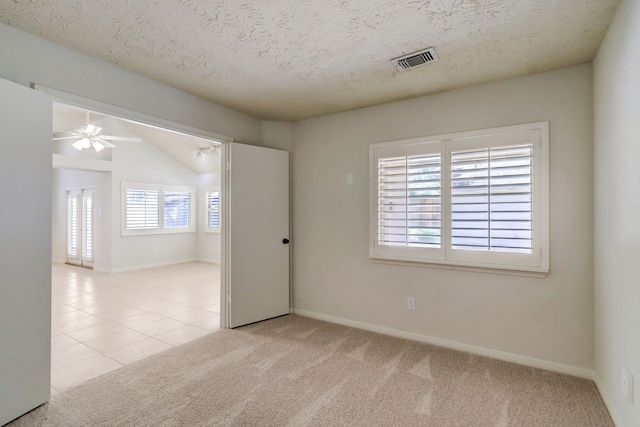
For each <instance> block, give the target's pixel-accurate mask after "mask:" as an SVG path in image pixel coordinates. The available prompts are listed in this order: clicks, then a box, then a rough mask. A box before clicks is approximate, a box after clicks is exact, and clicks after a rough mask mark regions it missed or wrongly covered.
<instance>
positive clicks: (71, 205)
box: [67, 193, 78, 259]
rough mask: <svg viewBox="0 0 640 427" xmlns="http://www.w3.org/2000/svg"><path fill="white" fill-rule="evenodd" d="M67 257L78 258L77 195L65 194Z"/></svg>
mask: <svg viewBox="0 0 640 427" xmlns="http://www.w3.org/2000/svg"><path fill="white" fill-rule="evenodd" d="M67 258H70V259H75V258H78V196H77V194H75V193H68V194H67Z"/></svg>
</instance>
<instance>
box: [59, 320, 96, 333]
mask: <svg viewBox="0 0 640 427" xmlns="http://www.w3.org/2000/svg"><path fill="white" fill-rule="evenodd" d="M105 322H107V320H105V319H101V318H100V317H97V316H90V317H83V318H82V319H76V320H71V321H69V322H67V323H64V324H62V325H56V326H55V328H56V329H58V330H59V331H60V332H64V333H66V334H68V333H70V332H73V331H77V330H80V329H86V328H90V327H91V326H96V325H99V324H101V323H105Z"/></svg>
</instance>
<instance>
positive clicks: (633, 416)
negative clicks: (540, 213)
mask: <svg viewBox="0 0 640 427" xmlns="http://www.w3.org/2000/svg"><path fill="white" fill-rule="evenodd" d="M638 70H640V2H638V1H629V0H626V1H623V3H622V5H621V6H620V9H619V10H618V12H617V14H616V17H615V19H614V21H613V23H612V24H611V27H610V29H609V32H608V33H607V36H606V38H605V40H604V42H603V43H602V45H601V47H600V50H599V52H598V56H597V57H596V60H595V62H594V88H595V89H594V106H595V108H594V111H595V131H594V141H595V142H594V144H595V145H594V146H595V167H594V172H595V174H594V181H595V184H594V186H595V218H594V224H595V262H594V269H595V370H596V380H597V383H598V386H599V388H600V391H601V393H602V395H603V397H604V398H605V401H606V402H607V404H608V406H609V411H610V412H611V414H612V415H613V416H614V418H615V419H616V420H617V421H618V425H620V426H622V425H625V426H629V427H630V426H638V425H640V393H639V392H638V390H639V389H640V281H639V278H640V142H639V141H640V139H639V138H638V135H640V73H639V71H638ZM623 367H626V368H629V369H630V370H631V371H632V373H633V374H634V375H635V382H636V384H635V385H636V387H635V389H636V392H635V397H634V402H633V403H631V402H628V401H626V400H624V398H623V396H622V393H621V391H620V381H621V369H622V368H623Z"/></svg>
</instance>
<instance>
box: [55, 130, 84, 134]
mask: <svg viewBox="0 0 640 427" xmlns="http://www.w3.org/2000/svg"><path fill="white" fill-rule="evenodd" d="M53 132H54V133H68V134H70V135H78V134H77V133H76V132H71V131H69V130H57V129H54V130H53Z"/></svg>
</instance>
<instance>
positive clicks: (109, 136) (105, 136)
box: [100, 135, 142, 142]
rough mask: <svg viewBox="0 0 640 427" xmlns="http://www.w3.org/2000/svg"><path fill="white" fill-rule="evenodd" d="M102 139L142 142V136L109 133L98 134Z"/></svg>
mask: <svg viewBox="0 0 640 427" xmlns="http://www.w3.org/2000/svg"><path fill="white" fill-rule="evenodd" d="M100 138H102V139H108V140H111V141H129V142H142V138H130V137H127V136H111V135H100Z"/></svg>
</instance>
